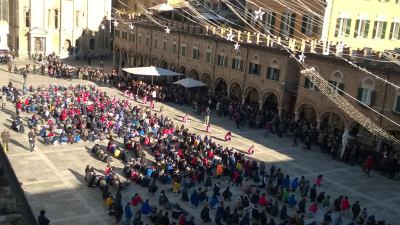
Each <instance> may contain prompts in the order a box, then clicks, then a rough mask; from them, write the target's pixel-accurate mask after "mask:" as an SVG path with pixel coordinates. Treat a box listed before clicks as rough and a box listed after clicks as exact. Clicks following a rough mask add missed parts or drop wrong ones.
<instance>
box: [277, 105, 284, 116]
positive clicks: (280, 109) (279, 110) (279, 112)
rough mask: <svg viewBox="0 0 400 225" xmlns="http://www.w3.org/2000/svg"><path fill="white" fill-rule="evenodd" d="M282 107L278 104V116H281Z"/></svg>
mask: <svg viewBox="0 0 400 225" xmlns="http://www.w3.org/2000/svg"><path fill="white" fill-rule="evenodd" d="M282 109H283V107H281V106H278V116H279V117H281V116H282Z"/></svg>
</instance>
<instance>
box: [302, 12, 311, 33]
mask: <svg viewBox="0 0 400 225" xmlns="http://www.w3.org/2000/svg"><path fill="white" fill-rule="evenodd" d="M308 20H309V18H308V16H307V15H304V16H303V21H302V23H301V33H303V34H305V33H306V31H307V23H308Z"/></svg>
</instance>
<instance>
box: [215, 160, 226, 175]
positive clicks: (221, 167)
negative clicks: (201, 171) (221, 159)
mask: <svg viewBox="0 0 400 225" xmlns="http://www.w3.org/2000/svg"><path fill="white" fill-rule="evenodd" d="M223 173H224V166H223V165H222V164H221V163H220V164H218V165H217V169H216V174H217V177H220V176H222V174H223Z"/></svg>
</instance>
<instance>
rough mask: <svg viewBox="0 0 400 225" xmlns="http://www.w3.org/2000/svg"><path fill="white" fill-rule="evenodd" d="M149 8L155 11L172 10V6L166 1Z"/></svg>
mask: <svg viewBox="0 0 400 225" xmlns="http://www.w3.org/2000/svg"><path fill="white" fill-rule="evenodd" d="M149 10H155V11H161V12H165V11H172V10H174V7H172V6H171V5H169V4H167V3H162V4H159V5H156V6H153V7H150V8H149Z"/></svg>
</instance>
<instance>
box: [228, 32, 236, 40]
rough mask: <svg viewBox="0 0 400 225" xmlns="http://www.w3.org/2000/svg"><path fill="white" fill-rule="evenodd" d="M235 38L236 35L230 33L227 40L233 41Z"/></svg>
mask: <svg viewBox="0 0 400 225" xmlns="http://www.w3.org/2000/svg"><path fill="white" fill-rule="evenodd" d="M234 37H235V35H234V34H233V33H232V31H231V32H229V33H228V35H227V36H226V40H228V41H233V38H234Z"/></svg>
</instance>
